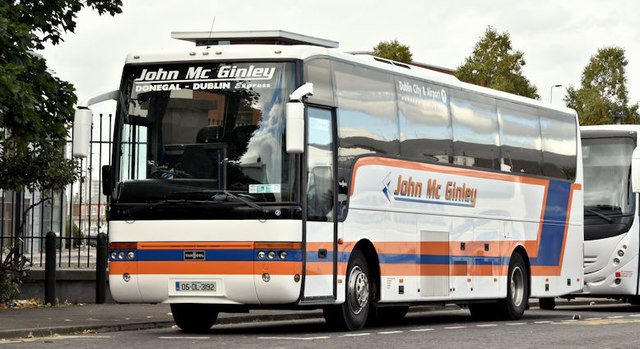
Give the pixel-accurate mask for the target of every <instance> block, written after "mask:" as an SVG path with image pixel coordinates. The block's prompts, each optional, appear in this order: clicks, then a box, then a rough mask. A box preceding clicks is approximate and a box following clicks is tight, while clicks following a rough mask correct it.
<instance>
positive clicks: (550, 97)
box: [549, 84, 562, 104]
mask: <svg viewBox="0 0 640 349" xmlns="http://www.w3.org/2000/svg"><path fill="white" fill-rule="evenodd" d="M554 87H562V85H560V84H558V85H553V86H551V93H550V95H549V103H550V104H553V88H554Z"/></svg>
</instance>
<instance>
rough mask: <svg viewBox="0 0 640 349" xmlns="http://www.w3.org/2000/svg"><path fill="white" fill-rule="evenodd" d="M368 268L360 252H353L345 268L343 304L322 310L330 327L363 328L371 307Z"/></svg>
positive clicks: (352, 329)
mask: <svg viewBox="0 0 640 349" xmlns="http://www.w3.org/2000/svg"><path fill="white" fill-rule="evenodd" d="M369 280H370V277H369V267H368V265H367V260H366V259H365V258H364V255H363V254H362V252H361V251H360V250H354V251H353V253H352V254H351V258H350V259H349V265H348V266H347V280H346V290H345V292H346V294H345V296H346V298H345V302H344V303H342V304H340V305H336V306H331V307H328V308H325V309H324V318H325V319H326V320H327V323H329V325H330V326H332V327H335V328H337V329H341V330H350V331H354V330H359V329H361V328H363V327H364V325H365V323H366V321H367V316H368V315H369V309H370V307H371V289H370V287H369V285H370V281H369Z"/></svg>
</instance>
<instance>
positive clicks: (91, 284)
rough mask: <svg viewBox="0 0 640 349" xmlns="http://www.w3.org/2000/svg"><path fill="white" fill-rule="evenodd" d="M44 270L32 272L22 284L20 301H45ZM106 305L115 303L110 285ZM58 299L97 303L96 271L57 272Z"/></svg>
mask: <svg viewBox="0 0 640 349" xmlns="http://www.w3.org/2000/svg"><path fill="white" fill-rule="evenodd" d="M44 288H45V280H44V270H30V271H29V278H28V279H27V280H26V281H25V282H24V283H23V284H22V287H21V288H20V291H21V292H20V294H19V295H18V297H17V298H18V299H30V298H41V299H44ZM105 288H106V289H105V294H106V300H105V302H106V303H114V302H115V301H114V300H113V298H112V297H111V292H109V285H108V281H107V285H105ZM55 294H56V298H58V301H59V302H60V303H63V302H64V301H67V302H70V303H95V302H96V271H95V270H90V269H88V270H83V269H68V270H67V269H64V270H56V290H55Z"/></svg>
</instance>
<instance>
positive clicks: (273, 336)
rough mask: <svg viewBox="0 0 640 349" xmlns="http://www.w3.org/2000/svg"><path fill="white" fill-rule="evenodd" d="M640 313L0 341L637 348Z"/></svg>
mask: <svg viewBox="0 0 640 349" xmlns="http://www.w3.org/2000/svg"><path fill="white" fill-rule="evenodd" d="M639 329H640V307H638V306H631V305H627V304H612V305H596V306H589V305H581V306H564V307H560V308H559V309H556V310H552V311H548V310H540V309H530V310H528V311H527V312H525V316H524V317H523V318H522V319H521V320H519V321H504V322H500V321H498V322H496V321H491V322H479V321H474V320H472V319H471V317H470V315H469V312H468V311H467V310H443V311H433V312H424V313H413V314H411V313H410V314H409V315H407V317H406V318H405V319H404V320H403V321H401V322H398V323H396V324H393V325H388V326H379V327H368V328H365V329H364V330H362V331H357V332H333V331H331V330H330V329H329V328H327V326H326V325H325V323H324V321H323V320H320V319H310V320H293V321H272V322H254V323H243V324H233V325H216V326H214V327H212V328H211V330H210V331H209V332H207V333H202V334H196V335H194V334H186V333H182V332H181V331H180V330H179V329H178V328H166V329H152V330H141V331H125V332H106V333H95V334H92V333H88V334H78V335H72V336H57V337H48V338H34V339H21V340H15V341H4V342H0V349H4V348H14V347H15V348H59V347H65V348H122V347H127V348H155V349H161V348H171V349H175V348H233V349H236V348H319V349H327V348H394V349H398V348H625V349H626V348H637V347H640V336H638V330H639Z"/></svg>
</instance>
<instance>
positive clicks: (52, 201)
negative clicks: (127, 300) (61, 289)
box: [0, 114, 113, 269]
mask: <svg viewBox="0 0 640 349" xmlns="http://www.w3.org/2000/svg"><path fill="white" fill-rule="evenodd" d="M112 125H113V117H112V115H109V116H103V114H99V115H96V116H94V121H93V128H92V135H91V142H90V150H91V151H90V155H89V157H88V158H86V159H83V160H82V161H81V164H80V168H81V171H82V180H80V181H78V182H76V183H73V184H71V185H69V186H67V188H66V190H65V191H64V192H45V193H43V192H39V191H33V190H32V191H28V192H9V191H2V190H0V205H1V207H2V212H0V220H1V221H0V222H1V223H0V257H2V260H4V259H5V257H6V256H7V254H8V253H9V251H10V249H11V247H12V246H14V243H15V242H16V241H18V243H19V244H20V251H21V253H22V255H24V256H25V257H27V259H28V261H29V262H28V267H30V268H33V269H44V266H45V240H44V239H45V237H46V235H47V233H48V232H50V231H51V232H54V233H55V234H56V236H57V237H58V239H57V244H56V261H57V263H56V264H57V266H58V268H95V265H96V252H97V251H96V247H97V239H98V234H99V233H101V232H104V233H107V234H108V225H107V222H106V209H107V199H106V197H105V196H104V195H103V194H102V171H101V167H102V166H103V165H107V164H109V163H110V161H111V145H112ZM67 143H68V144H67V156H71V150H70V149H72V143H73V139H69V140H68V142H67ZM45 198H48V200H46V201H45V202H43V203H42V204H40V205H38V206H36V207H35V208H33V209H31V210H29V211H28V212H27V214H26V222H25V228H24V232H23V235H22V237H21V238H20V239H18V237H17V229H18V227H19V225H20V222H21V220H22V217H23V215H24V213H25V210H27V209H28V208H29V206H31V205H32V204H33V203H37V202H39V201H41V200H43V199H45Z"/></svg>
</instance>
